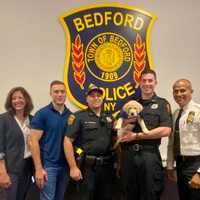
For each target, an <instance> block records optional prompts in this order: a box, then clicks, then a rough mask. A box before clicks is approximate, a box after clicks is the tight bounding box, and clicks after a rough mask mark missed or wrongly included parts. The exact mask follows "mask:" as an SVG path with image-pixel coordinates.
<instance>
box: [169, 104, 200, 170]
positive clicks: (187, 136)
mask: <svg viewBox="0 0 200 200" xmlns="http://www.w3.org/2000/svg"><path fill="white" fill-rule="evenodd" d="M179 110H180V109H177V110H176V111H175V112H174V114H173V127H174V126H175V121H176V118H177V117H178V113H179ZM179 135H180V153H181V155H182V156H195V155H200V104H197V103H195V102H193V101H192V100H191V101H190V102H189V103H188V104H187V105H186V106H184V107H183V113H182V115H181V118H180V121H179ZM173 144H174V132H173V133H172V134H171V136H170V137H169V143H168V152H167V169H173V166H174V153H173ZM199 167H200V166H199Z"/></svg>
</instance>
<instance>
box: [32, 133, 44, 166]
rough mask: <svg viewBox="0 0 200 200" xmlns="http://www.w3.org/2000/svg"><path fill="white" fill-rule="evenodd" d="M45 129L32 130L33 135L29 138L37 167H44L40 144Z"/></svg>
mask: <svg viewBox="0 0 200 200" xmlns="http://www.w3.org/2000/svg"><path fill="white" fill-rule="evenodd" d="M42 134H43V131H42V130H36V129H32V130H31V135H30V137H29V140H28V145H29V147H30V150H31V154H32V157H33V161H34V165H35V169H36V170H38V169H43V166H42V162H41V156H40V145H39V140H40V138H41V137H42Z"/></svg>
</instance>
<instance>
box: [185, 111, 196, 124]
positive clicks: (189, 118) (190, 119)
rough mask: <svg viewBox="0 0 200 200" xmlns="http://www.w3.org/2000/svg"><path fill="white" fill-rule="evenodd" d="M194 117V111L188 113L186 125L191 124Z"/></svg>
mask: <svg viewBox="0 0 200 200" xmlns="http://www.w3.org/2000/svg"><path fill="white" fill-rule="evenodd" d="M194 116H195V112H194V111H190V112H189V113H188V116H187V120H186V123H187V124H192V123H193V121H194Z"/></svg>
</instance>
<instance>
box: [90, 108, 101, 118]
mask: <svg viewBox="0 0 200 200" xmlns="http://www.w3.org/2000/svg"><path fill="white" fill-rule="evenodd" d="M87 110H88V113H89V116H96V117H98V116H97V115H96V113H95V112H93V111H92V110H91V109H90V108H87ZM102 115H104V111H102V110H101V113H100V116H102Z"/></svg>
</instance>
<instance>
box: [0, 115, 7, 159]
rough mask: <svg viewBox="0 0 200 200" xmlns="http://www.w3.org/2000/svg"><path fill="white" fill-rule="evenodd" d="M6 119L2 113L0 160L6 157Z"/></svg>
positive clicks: (0, 121) (0, 120)
mask: <svg viewBox="0 0 200 200" xmlns="http://www.w3.org/2000/svg"><path fill="white" fill-rule="evenodd" d="M5 133H6V128H5V121H4V119H3V116H2V115H0V160H3V159H4V157H5Z"/></svg>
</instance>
